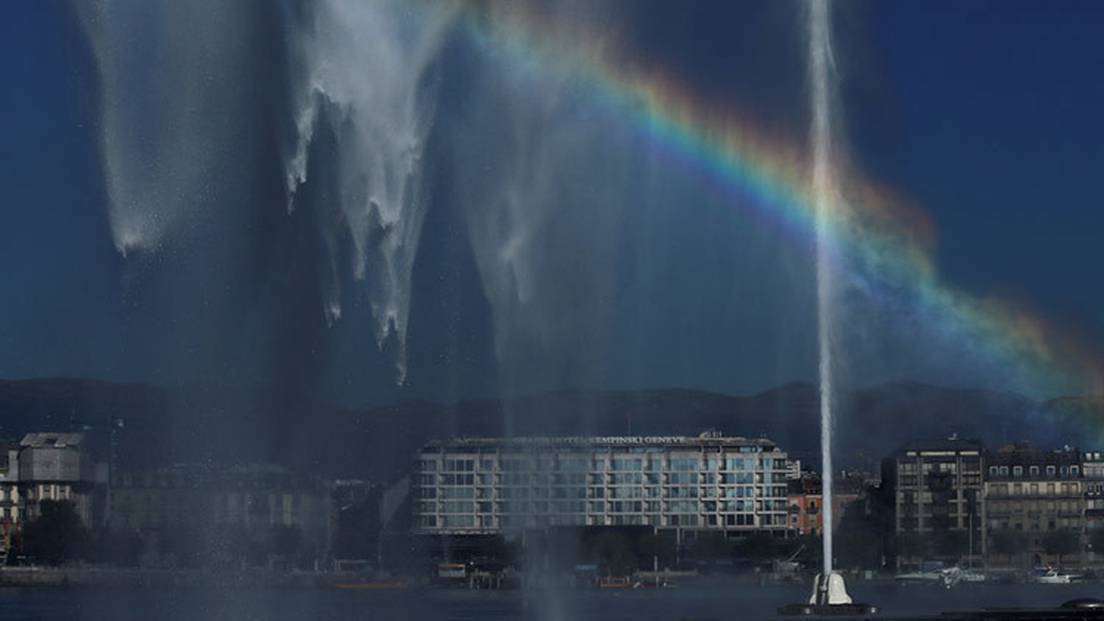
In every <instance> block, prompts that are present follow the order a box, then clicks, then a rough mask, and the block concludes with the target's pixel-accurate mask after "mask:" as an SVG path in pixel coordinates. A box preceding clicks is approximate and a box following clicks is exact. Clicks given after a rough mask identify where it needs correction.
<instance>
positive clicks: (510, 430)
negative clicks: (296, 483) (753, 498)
mask: <svg viewBox="0 0 1104 621" xmlns="http://www.w3.org/2000/svg"><path fill="white" fill-rule="evenodd" d="M838 410H839V414H838V417H837V421H836V426H835V429H836V447H837V459H836V461H837V464H839V466H840V467H861V468H867V469H874V468H876V467H877V463H878V461H879V460H880V459H881V458H882V457H885V456H887V455H889V454H891V453H892V452H893V451H894V450H896V449H897V448H898V447H899V446H900V445H901V444H903V443H904V442H905V441H908V440H912V439H917V438H941V437H946V436H947V435H949V434H952V433H957V434H958V435H959V436H962V437H976V438H980V439H982V440H983V441H984V442H985V443H986V444H987V445H988V446H991V447H995V446H999V445H1002V444H1006V443H1009V442H1014V441H1019V440H1029V441H1031V442H1032V443H1033V444H1035V445H1037V446H1054V447H1058V446H1061V445H1064V444H1069V445H1076V446H1081V447H1082V448H1104V438H1102V435H1104V434H1102V433H1101V432H1102V431H1104V397H1066V398H1061V399H1054V400H1049V401H1035V400H1032V399H1028V398H1026V397H1023V396H1020V395H1016V394H1012V393H1003V392H993V391H985V390H968V389H956V388H946V387H939V386H931V385H926V384H919V383H908V382H896V383H889V384H883V385H879V386H875V387H872V388H867V389H862V390H856V391H853V392H850V393H847V394H845V395H844V396H843V397H842V398H841V400H840V403H839V408H838ZM817 417H818V407H817V390H816V387H815V386H813V385H810V384H803V383H794V384H787V385H784V386H779V387H777V388H774V389H771V390H768V391H765V392H761V393H759V394H755V395H750V396H740V397H736V396H729V395H722V394H716V393H710V392H703V391H697V390H684V389H668V390H639V391H619V390H572V391H558V392H548V393H541V394H535V395H531V396H526V397H520V398H512V399H506V400H490V399H484V400H471V401H461V402H459V403H451V404H444V403H431V402H426V401H408V402H404V403H399V404H396V405H391V406H386V407H379V408H372V409H366V410H353V409H347V408H340V407H336V406H333V405H329V404H326V403H321V402H316V401H312V400H310V399H306V398H303V397H300V396H292V395H288V394H282V393H281V391H280V390H278V389H262V388H251V389H249V390H242V389H240V388H225V387H221V388H220V387H210V386H189V387H179V388H159V387H154V386H147V385H141V384H114V383H109V382H102V381H97V380H88V379H69V378H50V379H32V380H19V381H3V380H0V438H7V439H12V440H17V439H18V438H19V437H21V436H22V434H24V433H26V432H29V431H37V430H61V429H65V428H69V427H71V426H72V425H74V424H77V425H86V426H89V427H91V428H95V429H100V430H104V431H105V432H106V430H108V429H110V428H111V425H112V424H113V421H115V420H122V421H123V426H122V428H121V429H119V430H118V431H117V435H116V438H115V439H116V447H115V449H114V453H115V455H116V456H117V457H116V463H117V464H118V466H119V467H120V468H122V469H138V468H147V467H152V466H158V465H165V464H170V463H175V462H183V461H212V462H239V463H240V462H249V461H271V462H275V463H280V464H284V465H286V466H288V467H291V468H294V469H302V470H309V471H312V472H317V473H320V474H323V475H326V476H332V477H361V478H371V479H384V480H390V479H393V478H395V477H397V476H399V475H401V474H402V473H403V472H404V471H405V470H406V468H407V467H408V466H409V463H410V460H411V458H412V456H413V455H414V453H415V451H416V450H417V449H418V448H419V447H420V446H422V445H423V444H424V443H425V442H427V441H428V440H431V439H435V438H447V437H450V436H456V435H466V436H500V435H696V434H698V433H700V432H701V431H703V430H706V429H716V430H719V431H721V432H723V433H724V434H725V435H743V436H752V437H760V436H764V437H768V438H770V439H772V440H774V441H775V442H777V443H778V444H779V445H780V446H781V447H782V448H784V449H785V450H787V451H789V452H790V454H791V455H792V456H794V457H796V458H798V459H801V460H802V461H803V462H804V463H805V464H807V465H808V466H811V467H818V466H819V456H818V451H819V446H820V438H819V420H818V418H817ZM103 436H104V437H105V438H106V436H107V434H106V433H104V434H103ZM104 446H105V447H107V446H108V444H107V443H106V440H105V443H104ZM105 450H107V449H106V448H105Z"/></svg>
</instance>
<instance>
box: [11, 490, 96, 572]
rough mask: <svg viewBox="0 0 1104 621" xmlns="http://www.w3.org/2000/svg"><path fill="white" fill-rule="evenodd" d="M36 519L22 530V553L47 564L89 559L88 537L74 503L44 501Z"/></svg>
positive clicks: (40, 504)
mask: <svg viewBox="0 0 1104 621" xmlns="http://www.w3.org/2000/svg"><path fill="white" fill-rule="evenodd" d="M38 507H39V516H38V517H37V518H36V519H34V520H32V521H31V522H30V523H28V524H27V525H26V526H24V527H23V551H24V553H25V554H26V555H27V556H30V557H32V558H34V559H36V560H38V561H40V562H42V563H46V564H47V565H61V564H62V563H66V562H68V561H74V560H81V559H85V558H87V557H88V552H89V547H90V541H91V538H90V537H89V535H88V529H86V528H85V527H84V523H83V522H82V521H81V518H80V516H79V515H77V511H76V509H75V508H74V507H73V503H71V502H69V501H68V500H43V501H42V502H40V503H39V505H38Z"/></svg>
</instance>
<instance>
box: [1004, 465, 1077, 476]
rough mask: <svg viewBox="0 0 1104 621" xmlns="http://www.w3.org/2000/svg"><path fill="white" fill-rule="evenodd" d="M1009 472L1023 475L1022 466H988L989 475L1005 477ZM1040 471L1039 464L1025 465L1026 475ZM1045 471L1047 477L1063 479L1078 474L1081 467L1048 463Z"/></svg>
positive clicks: (1036, 473) (1037, 474) (1035, 474)
mask: <svg viewBox="0 0 1104 621" xmlns="http://www.w3.org/2000/svg"><path fill="white" fill-rule="evenodd" d="M1009 472H1011V474H1012V476H1014V477H1022V476H1023V475H1024V467H1023V466H1012V467H1011V470H1009V467H1008V466H989V476H994V477H997V476H1001V477H1006V476H1008V475H1009ZM1040 472H1041V471H1040V468H1039V466H1034V465H1032V466H1028V467H1027V473H1028V476H1031V477H1038V476H1039V474H1040ZM1045 472H1046V475H1047V477H1050V478H1054V477H1055V476H1056V475H1057V476H1060V477H1062V478H1063V479H1064V478H1066V477H1077V476H1080V474H1081V469H1080V467H1079V466H1076V465H1074V466H1054V465H1048V466H1046V470H1045Z"/></svg>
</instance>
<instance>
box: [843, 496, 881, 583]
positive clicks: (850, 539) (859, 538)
mask: <svg viewBox="0 0 1104 621" xmlns="http://www.w3.org/2000/svg"><path fill="white" fill-rule="evenodd" d="M878 527H879V524H878V522H877V521H876V520H875V519H874V516H873V515H872V514H868V513H867V512H866V507H865V506H864V503H863V502H862V501H858V502H853V503H850V504H848V505H846V506H845V508H844V510H843V517H841V518H840V522H839V526H838V527H836V532H835V533H834V534H833V536H834V539H835V541H836V545H835V546H834V556H836V559H835V560H836V561H838V563H839V565H840V566H841V567H848V568H851V567H854V568H859V569H878V568H880V567H881V564H882V538H881V536H880V533H879V532H878Z"/></svg>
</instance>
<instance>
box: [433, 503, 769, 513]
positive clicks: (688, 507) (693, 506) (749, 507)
mask: <svg viewBox="0 0 1104 621" xmlns="http://www.w3.org/2000/svg"><path fill="white" fill-rule="evenodd" d="M785 510H786V501H784V500H766V501H763V500H755V501H752V500H746V501H745V500H727V501H719V502H718V501H705V502H701V503H699V502H697V501H692V500H672V501H669V502H667V503H661V502H659V501H651V500H650V501H640V500H615V501H609V502H605V501H590V502H582V501H553V502H546V501H535V502H510V501H501V502H497V503H495V502H488V501H479V502H472V501H469V500H446V501H441V502H439V503H438V502H433V501H417V502H416V503H415V505H414V512H415V513H472V512H478V513H482V514H489V513H583V512H590V513H641V512H645V513H717V512H718V511H719V512H721V513H752V512H759V513H761V512H765V511H766V512H781V511H785Z"/></svg>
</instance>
